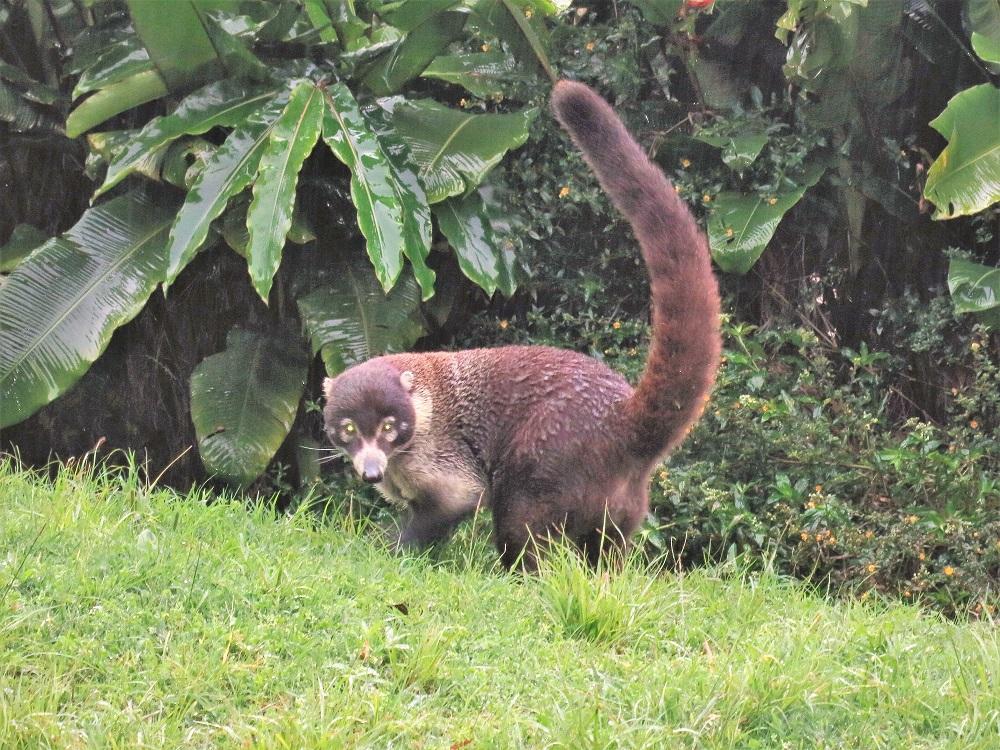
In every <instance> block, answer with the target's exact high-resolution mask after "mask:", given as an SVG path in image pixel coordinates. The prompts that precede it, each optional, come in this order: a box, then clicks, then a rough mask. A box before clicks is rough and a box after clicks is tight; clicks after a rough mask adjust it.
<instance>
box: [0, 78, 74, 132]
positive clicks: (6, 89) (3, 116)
mask: <svg viewBox="0 0 1000 750" xmlns="http://www.w3.org/2000/svg"><path fill="white" fill-rule="evenodd" d="M0 122H6V123H9V125H10V128H11V130H13V131H14V132H18V133H23V132H27V131H32V130H47V131H58V130H59V127H60V125H59V118H58V117H57V116H56V114H55V111H54V110H51V109H49V108H47V107H44V106H40V105H39V104H37V103H36V102H33V101H31V100H30V99H29V98H28V97H27V96H26V95H25V93H24V92H23V91H18V90H17V89H16V88H15V87H14V86H11V85H9V84H7V83H6V82H4V81H0Z"/></svg>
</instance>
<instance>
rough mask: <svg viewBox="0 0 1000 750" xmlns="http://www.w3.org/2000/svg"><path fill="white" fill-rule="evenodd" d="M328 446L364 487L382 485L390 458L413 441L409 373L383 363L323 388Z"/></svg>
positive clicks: (340, 377) (328, 382) (369, 365)
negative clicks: (348, 462) (346, 461)
mask: <svg viewBox="0 0 1000 750" xmlns="http://www.w3.org/2000/svg"><path fill="white" fill-rule="evenodd" d="M323 390H324V392H325V393H326V405H325V406H324V407H323V421H324V429H325V431H326V435H327V437H328V438H329V440H330V442H331V443H332V444H333V445H334V446H335V447H336V448H338V449H339V450H340V451H341V452H342V453H343V454H344V455H345V456H347V457H348V458H349V459H351V463H352V464H353V466H354V470H355V471H356V472H357V473H358V476H359V477H361V478H362V479H363V480H365V481H366V482H372V483H377V482H381V481H382V479H383V478H384V477H385V470H386V467H387V466H388V464H389V459H390V457H391V456H392V454H393V453H394V452H395V451H397V450H399V449H401V448H404V447H405V446H406V445H407V444H408V443H409V442H410V440H412V439H413V429H414V426H415V422H416V412H415V411H414V408H413V399H412V397H411V396H410V391H412V390H413V373H411V372H409V371H407V372H399V371H398V370H397V369H396V368H395V367H393V366H391V365H389V364H388V363H386V362H384V361H381V360H377V359H375V360H370V361H369V362H365V363H364V364H361V365H358V366H356V367H352V368H351V369H349V370H346V371H345V372H343V373H341V374H340V375H338V376H337V377H335V378H327V379H326V381H325V382H324V384H323Z"/></svg>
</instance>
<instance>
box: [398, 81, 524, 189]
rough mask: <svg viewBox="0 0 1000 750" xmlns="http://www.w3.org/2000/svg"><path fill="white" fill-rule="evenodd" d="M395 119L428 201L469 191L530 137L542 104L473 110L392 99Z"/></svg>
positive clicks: (434, 103)
mask: <svg viewBox="0 0 1000 750" xmlns="http://www.w3.org/2000/svg"><path fill="white" fill-rule="evenodd" d="M392 105H393V110H392V122H393V125H394V126H395V129H396V132H397V133H398V134H399V136H400V137H401V138H402V139H403V141H404V142H405V143H406V145H407V146H408V147H409V149H410V153H411V155H412V157H413V161H414V163H415V164H417V165H419V167H420V170H419V172H418V173H417V174H418V176H419V177H420V179H421V181H422V182H423V184H424V187H425V188H426V190H427V201H428V202H429V203H438V202H440V201H443V200H444V199H445V198H448V197H449V196H452V195H461V194H463V193H467V192H469V191H470V190H472V189H473V188H475V187H476V186H477V185H479V183H480V182H482V180H483V178H484V177H486V174H487V173H488V172H489V171H490V170H491V169H492V168H493V167H494V166H496V164H498V163H499V162H500V160H501V159H502V158H503V156H504V154H506V153H507V151H509V150H510V149H512V148H517V147H518V146H520V145H521V144H523V143H524V142H525V141H526V140H528V129H529V127H530V126H531V123H532V122H533V121H534V119H535V117H536V116H537V115H538V109H536V108H531V109H525V110H522V111H521V112H515V113H511V114H505V115H473V114H469V113H466V112H461V111H458V110H454V109H450V108H448V107H445V106H444V105H441V104H438V103H437V102H434V101H430V100H427V99H421V100H419V101H412V102H407V101H396V102H392Z"/></svg>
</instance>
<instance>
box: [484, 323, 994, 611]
mask: <svg viewBox="0 0 1000 750" xmlns="http://www.w3.org/2000/svg"><path fill="white" fill-rule="evenodd" d="M881 318H882V319H884V320H890V319H891V320H892V321H894V322H893V325H894V326H896V327H897V328H899V329H900V332H899V339H898V341H899V342H900V344H899V345H900V346H901V347H908V346H915V345H916V344H915V342H916V341H917V340H923V341H924V344H923V346H924V347H925V351H926V352H927V353H928V354H929V355H931V356H934V357H940V358H941V361H942V362H943V363H946V364H947V366H953V367H959V366H960V367H962V368H965V369H966V370H967V371H968V372H970V373H974V376H973V377H969V378H968V379H966V380H965V381H963V383H962V384H961V385H956V387H955V391H954V393H949V398H948V399H947V407H946V414H947V421H935V420H932V419H930V418H929V417H926V418H917V417H909V418H907V417H906V416H905V414H906V409H905V408H903V407H906V406H910V404H908V403H906V401H905V399H906V397H905V395H904V394H903V393H902V391H901V389H900V387H899V383H900V382H901V381H903V382H905V380H906V378H907V377H908V367H907V363H906V360H905V359H904V358H902V357H899V356H897V355H896V354H894V353H892V352H888V351H876V350H873V349H869V348H868V346H867V345H864V344H863V345H862V346H860V347H859V348H858V349H857V350H852V349H849V348H846V347H841V348H833V347H831V346H830V345H829V344H828V343H826V342H824V341H823V340H822V338H821V337H820V336H818V335H817V333H816V332H815V331H813V330H811V329H809V328H806V327H802V326H794V325H790V324H788V323H784V324H778V323H772V325H770V326H768V327H766V328H758V327H755V326H753V325H748V324H745V323H739V322H736V321H732V320H729V321H727V322H726V324H725V326H724V334H725V351H724V364H723V367H722V369H721V371H720V373H719V378H718V382H717V385H716V388H715V392H714V394H713V398H712V402H711V404H710V407H709V409H708V410H707V411H706V413H705V415H704V417H703V418H702V420H701V421H700V422H699V424H698V425H697V427H696V428H695V429H694V430H693V431H692V433H691V435H690V436H689V438H688V440H687V441H686V442H685V443H684V444H683V445H682V446H681V448H680V449H679V450H678V451H677V452H676V453H675V454H674V455H673V456H671V458H670V459H669V461H668V463H666V464H664V466H662V467H661V468H660V469H658V470H657V471H656V472H654V474H653V480H652V485H651V499H652V509H653V512H652V515H651V517H650V519H649V523H647V525H646V527H645V528H644V530H643V532H642V537H643V540H644V542H645V544H646V545H647V547H648V549H649V552H650V553H651V554H653V555H663V556H664V557H665V560H666V561H667V564H673V565H680V566H689V565H698V564H702V563H704V562H710V561H718V560H721V559H725V558H731V557H735V556H738V555H742V556H746V557H748V558H750V559H756V560H758V561H760V562H764V561H765V560H767V561H772V562H773V565H774V566H775V568H776V569H777V570H779V571H782V572H785V573H790V574H794V575H796V576H800V577H804V578H808V579H810V580H812V581H814V582H816V583H817V584H818V585H823V586H827V587H830V588H832V589H833V590H835V591H838V592H841V593H845V594H856V595H859V596H864V597H868V596H871V595H872V594H873V593H881V594H888V595H896V596H901V597H903V598H905V599H913V600H920V601H924V602H927V603H928V604H930V605H932V606H934V607H935V608H938V609H940V610H942V611H944V612H947V613H949V614H954V613H957V612H970V613H972V614H980V613H984V612H985V611H986V610H987V609H988V608H990V607H995V606H996V603H997V601H998V599H997V592H996V581H997V580H998V576H1000V520H998V517H1000V514H998V511H1000V453H998V450H997V445H998V439H1000V419H998V414H1000V412H998V407H1000V396H998V394H1000V380H998V374H1000V371H998V367H997V363H996V362H994V361H993V360H992V359H991V357H990V355H989V354H988V353H987V351H986V348H985V347H984V346H983V345H982V344H981V343H980V342H981V341H983V340H984V337H985V336H986V333H985V331H984V330H983V329H982V328H981V327H979V326H976V325H974V324H972V323H971V322H970V321H969V320H968V319H961V318H957V317H956V316H955V314H954V313H953V312H952V311H951V309H950V307H949V306H948V305H947V304H940V305H936V306H935V307H934V308H933V309H930V310H929V309H927V308H923V309H921V310H919V312H918V311H917V310H909V311H906V312H904V311H902V310H900V309H895V310H893V311H888V310H887V311H884V312H883V313H882V314H881ZM475 330H476V331H477V335H478V336H480V337H483V338H489V339H490V340H494V341H495V340H496V339H497V338H501V339H503V340H504V341H505V342H508V343H515V342H519V343H523V342H530V343H547V344H555V345H558V344H559V342H565V341H567V340H570V341H578V342H580V348H581V349H582V350H583V351H586V352H587V353H589V354H591V355H593V356H596V357H598V358H601V359H604V360H605V361H606V362H607V364H609V365H610V366H612V367H614V368H615V369H617V370H619V371H621V372H622V373H624V374H625V375H626V376H627V377H629V378H630V379H631V380H633V382H634V380H635V379H636V378H637V376H638V374H639V372H640V370H641V367H642V364H643V357H644V353H645V342H644V338H645V334H646V327H645V325H644V324H643V323H641V322H637V321H636V320H634V319H631V320H630V319H622V318H619V317H614V318H608V317H602V315H601V314H600V313H599V312H597V311H594V310H590V311H589V312H587V313H585V314H581V315H571V314H569V313H566V312H560V311H543V310H540V309H535V310H533V311H530V312H529V313H528V314H527V315H526V316H525V317H524V319H523V320H522V319H517V320H508V319H500V320H497V319H496V318H494V317H489V316H482V317H481V318H479V319H478V320H477V328H476V329H475ZM902 330H906V331H908V332H909V334H907V335H904V334H903V333H902V332H901V331H902ZM940 330H947V331H949V332H950V333H951V335H950V336H948V337H941V336H935V335H933V334H932V332H933V331H940ZM945 352H947V354H945Z"/></svg>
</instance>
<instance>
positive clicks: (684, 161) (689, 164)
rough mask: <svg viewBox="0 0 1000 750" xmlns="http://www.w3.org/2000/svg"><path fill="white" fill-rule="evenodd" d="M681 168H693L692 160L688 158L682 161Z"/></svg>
mask: <svg viewBox="0 0 1000 750" xmlns="http://www.w3.org/2000/svg"><path fill="white" fill-rule="evenodd" d="M681 166H682V167H684V169H687V168H688V167H690V166H691V160H690V159H687V158H684V159H681Z"/></svg>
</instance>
